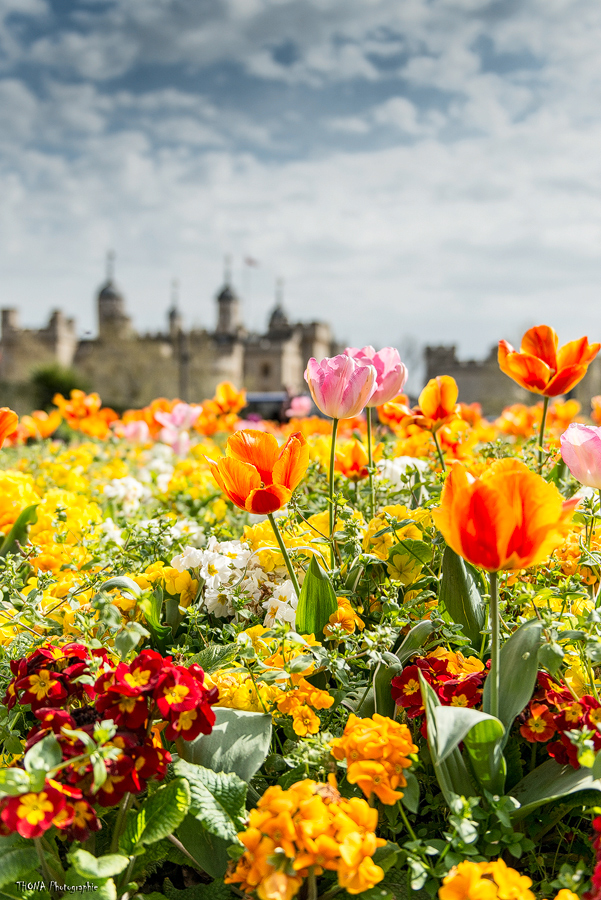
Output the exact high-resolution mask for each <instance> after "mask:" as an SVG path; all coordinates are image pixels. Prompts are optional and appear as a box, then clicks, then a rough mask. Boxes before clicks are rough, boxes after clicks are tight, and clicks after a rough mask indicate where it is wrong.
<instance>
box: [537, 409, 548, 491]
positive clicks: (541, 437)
mask: <svg viewBox="0 0 601 900" xmlns="http://www.w3.org/2000/svg"><path fill="white" fill-rule="evenodd" d="M548 408H549V398H548V397H543V417H542V419H541V420H540V431H539V433H538V474H539V475H541V474H542V471H543V442H544V439H545V425H546V424H547V410H548Z"/></svg>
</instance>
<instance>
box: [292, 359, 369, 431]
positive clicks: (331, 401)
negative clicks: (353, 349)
mask: <svg viewBox="0 0 601 900" xmlns="http://www.w3.org/2000/svg"><path fill="white" fill-rule="evenodd" d="M376 379H377V372H376V369H375V367H374V366H373V365H371V364H367V365H365V364H363V363H362V362H360V361H358V360H355V359H353V358H352V357H351V356H347V355H346V353H341V354H340V355H339V356H333V357H326V358H325V359H322V360H321V362H317V360H316V359H313V358H311V359H310V360H309V362H308V363H307V370H306V372H305V381H306V382H307V384H308V385H309V390H310V391H311V396H312V397H313V402H314V403H315V405H316V406H317V408H318V409H319V410H321V412H322V413H324V414H325V415H326V416H330V418H331V419H350V418H351V417H352V416H358V415H359V413H360V412H362V411H363V410H364V409H365V407H366V406H367V403H368V401H369V400H370V399H371V397H372V394H373V392H374V390H375V388H376Z"/></svg>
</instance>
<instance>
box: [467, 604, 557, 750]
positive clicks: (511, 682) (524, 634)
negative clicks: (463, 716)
mask: <svg viewBox="0 0 601 900" xmlns="http://www.w3.org/2000/svg"><path fill="white" fill-rule="evenodd" d="M542 632H543V626H542V623H541V622H540V621H539V620H538V619H530V620H529V621H528V622H524V624H523V625H520V627H519V628H518V629H517V631H514V632H513V634H512V635H511V637H510V638H509V640H507V641H506V642H505V643H504V644H503V646H502V647H501V653H500V660H499V668H500V673H501V690H500V693H499V719H500V720H501V722H502V723H503V725H504V726H505V730H506V731H505V741H506V740H507V738H508V737H509V732H510V730H511V726H512V725H513V722H514V719H515V717H516V716H517V715H519V714H520V713H521V712H522V710H523V709H524V707H525V706H527V704H528V703H529V702H530V700H531V699H532V692H533V691H534V685H535V684H536V676H537V672H538V648H539V646H540V643H541V637H542ZM490 684H491V682H490V676H488V677H487V679H486V681H485V682H484V694H483V697H482V708H483V709H484V711H485V712H488V713H490Z"/></svg>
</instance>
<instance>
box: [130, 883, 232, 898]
mask: <svg viewBox="0 0 601 900" xmlns="http://www.w3.org/2000/svg"><path fill="white" fill-rule="evenodd" d="M163 891H164V892H165V893H164V894H161V895H160V896H159V895H158V894H157V895H156V898H157V900H164V898H165V897H167V900H232V898H233V894H232V891H231V889H230V886H229V885H228V884H224V883H223V881H212V882H211V883H210V884H194V885H192V886H191V887H188V888H184V889H183V890H178V888H176V887H174V886H173V884H172V883H171V881H170V880H169V879H168V878H166V879H165V883H164V885H163ZM144 900H152V894H149V895H148V896H146V894H145V895H144Z"/></svg>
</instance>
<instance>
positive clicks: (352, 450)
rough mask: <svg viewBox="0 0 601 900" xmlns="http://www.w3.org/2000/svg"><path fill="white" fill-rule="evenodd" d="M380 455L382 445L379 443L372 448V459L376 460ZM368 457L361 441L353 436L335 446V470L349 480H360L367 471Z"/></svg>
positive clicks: (366, 474)
mask: <svg viewBox="0 0 601 900" xmlns="http://www.w3.org/2000/svg"><path fill="white" fill-rule="evenodd" d="M381 455H382V447H381V445H380V444H378V446H377V447H376V448H375V450H374V460H378V459H379V458H380V456H381ZM368 462H369V459H368V455H367V450H366V448H365V447H364V445H363V444H362V443H361V441H358V440H357V438H353V439H352V440H350V441H345V443H344V444H342V445H341V446H339V447H337V448H336V462H335V468H336V471H337V472H341V473H342V474H343V475H344V477H345V478H348V479H349V481H355V482H357V481H361V479H362V478H367V476H368V474H369V472H368V470H367V465H368Z"/></svg>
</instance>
